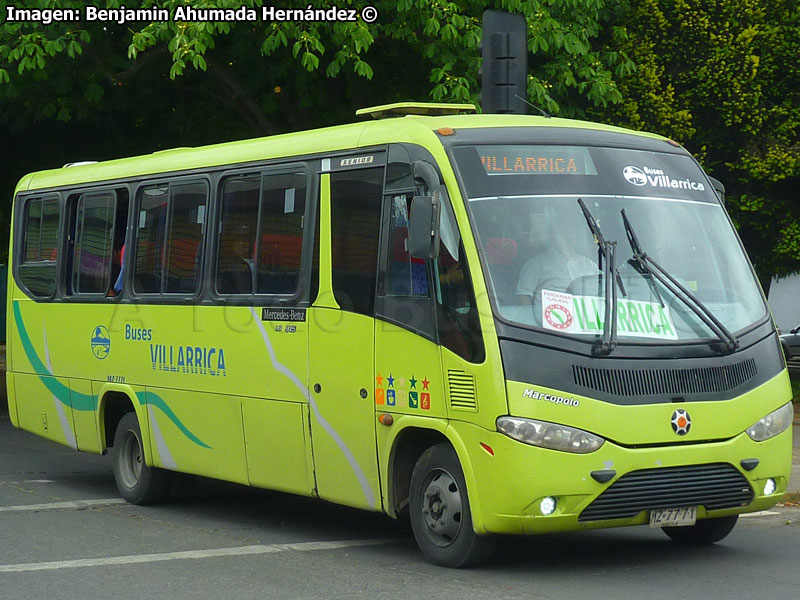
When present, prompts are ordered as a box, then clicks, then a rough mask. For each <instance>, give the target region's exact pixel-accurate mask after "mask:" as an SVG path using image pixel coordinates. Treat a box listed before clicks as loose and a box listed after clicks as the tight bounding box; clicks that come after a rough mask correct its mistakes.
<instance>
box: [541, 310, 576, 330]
mask: <svg viewBox="0 0 800 600" xmlns="http://www.w3.org/2000/svg"><path fill="white" fill-rule="evenodd" d="M544 318H545V319H546V320H547V323H548V324H549V325H550V326H551V327H553V328H554V329H568V328H569V326H570V325H572V313H571V312H569V309H567V307H566V306H563V305H561V304H550V305H549V306H548V307H547V308H545V309H544Z"/></svg>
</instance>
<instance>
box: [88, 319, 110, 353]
mask: <svg viewBox="0 0 800 600" xmlns="http://www.w3.org/2000/svg"><path fill="white" fill-rule="evenodd" d="M91 344H92V354H94V356H95V358H99V359H100V360H103V359H104V358H105V357H106V356H108V353H109V352H111V335H110V334H109V333H108V329H107V328H106V326H105V325H98V326H97V327H95V328H94V329H93V330H92V338H91Z"/></svg>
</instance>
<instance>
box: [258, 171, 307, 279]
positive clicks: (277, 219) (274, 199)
mask: <svg viewBox="0 0 800 600" xmlns="http://www.w3.org/2000/svg"><path fill="white" fill-rule="evenodd" d="M305 209H306V177H305V175H304V174H302V173H287V174H285V175H267V176H266V177H264V182H263V188H262V191H261V215H260V217H259V238H258V242H259V246H258V253H257V258H258V290H257V291H258V293H260V294H292V293H294V292H295V291H296V290H297V284H298V280H299V279H300V257H301V250H302V248H303V218H304V214H305Z"/></svg>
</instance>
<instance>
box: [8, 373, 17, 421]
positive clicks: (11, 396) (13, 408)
mask: <svg viewBox="0 0 800 600" xmlns="http://www.w3.org/2000/svg"><path fill="white" fill-rule="evenodd" d="M6 395H7V396H8V414H9V416H10V417H11V424H12V425H13V426H14V427H19V417H17V396H16V393H15V391H14V373H12V372H11V371H6Z"/></svg>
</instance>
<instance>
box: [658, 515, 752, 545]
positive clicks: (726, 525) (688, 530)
mask: <svg viewBox="0 0 800 600" xmlns="http://www.w3.org/2000/svg"><path fill="white" fill-rule="evenodd" d="M738 520H739V515H733V516H732V517H718V518H716V519H703V520H702V521H698V522H697V523H695V524H694V525H692V526H690V527H664V528H663V529H664V533H666V534H667V535H668V536H669V537H670V538H672V540H673V541H676V542H678V543H680V544H687V545H690V546H707V545H709V544H714V543H716V542H718V541H720V540H721V539H723V538H724V537H725V536H727V535H728V534H729V533H730V532H731V531H733V528H734V526H735V525H736V521H738Z"/></svg>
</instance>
